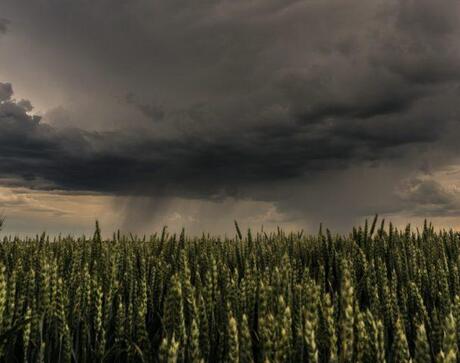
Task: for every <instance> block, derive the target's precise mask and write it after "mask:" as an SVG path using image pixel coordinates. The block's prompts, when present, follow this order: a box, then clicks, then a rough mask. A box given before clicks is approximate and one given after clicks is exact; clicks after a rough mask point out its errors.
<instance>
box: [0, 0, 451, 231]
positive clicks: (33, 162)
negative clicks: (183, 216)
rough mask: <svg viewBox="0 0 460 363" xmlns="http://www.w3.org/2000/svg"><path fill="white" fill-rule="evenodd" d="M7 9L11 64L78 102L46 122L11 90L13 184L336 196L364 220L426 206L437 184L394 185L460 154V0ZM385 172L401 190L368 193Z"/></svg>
mask: <svg viewBox="0 0 460 363" xmlns="http://www.w3.org/2000/svg"><path fill="white" fill-rule="evenodd" d="M109 7H110V13H109V12H108V10H107V9H108V8H109ZM0 12H1V13H4V14H5V16H7V17H8V18H9V19H12V21H14V23H15V24H23V26H24V27H25V28H24V29H21V32H22V33H25V34H27V41H25V40H23V39H22V38H21V36H20V34H19V35H18V34H16V35H15V34H14V33H13V30H11V32H8V34H6V36H5V37H4V38H5V39H7V38H8V37H9V35H10V34H9V33H11V36H12V37H13V36H14V41H15V42H14V44H13V42H11V43H5V44H6V46H8V47H10V48H7V49H6V48H5V49H3V48H2V52H3V50H5V51H7V52H6V53H5V54H6V55H5V60H4V62H2V64H0V74H8V75H11V77H12V78H11V79H6V80H5V81H8V82H12V83H13V84H14V86H15V88H16V83H15V82H16V79H17V80H18V84H19V85H20V87H21V89H22V90H27V89H28V90H30V95H27V97H30V98H31V99H32V100H33V101H34V99H35V98H38V102H39V103H40V102H42V104H43V99H44V98H46V101H45V103H47V102H50V101H49V100H54V99H60V100H61V99H62V102H61V103H62V104H61V103H60V104H55V105H53V107H54V109H52V110H50V109H47V110H46V111H48V112H45V113H44V115H43V116H44V117H43V120H40V118H38V117H36V116H33V115H32V105H31V103H30V102H28V101H25V100H15V99H13V90H12V86H11V84H10V83H2V84H0V177H1V178H2V180H4V183H7V184H8V185H22V186H28V187H31V188H38V189H59V190H65V191H68V192H81V191H84V192H88V193H104V194H112V195H123V196H149V197H153V198H158V197H159V196H161V197H167V198H177V197H181V198H198V199H205V200H224V199H225V198H229V197H231V198H236V199H254V200H263V201H270V202H273V203H274V204H275V205H276V206H277V207H278V208H279V209H280V210H282V211H283V212H285V213H287V214H288V215H290V216H291V217H293V218H294V217H296V218H299V219H302V218H303V216H304V217H307V218H309V219H313V220H316V219H318V218H322V217H323V216H324V215H326V214H327V213H331V211H330V210H331V208H330V207H329V208H327V209H325V210H324V211H323V210H322V207H320V205H321V203H322V200H328V202H329V203H337V204H340V203H343V205H344V206H345V204H346V203H354V202H353V200H355V201H358V200H359V202H356V203H355V204H356V206H354V207H353V208H351V209H353V210H352V211H350V212H349V215H352V216H362V215H366V214H367V213H373V212H379V211H381V210H383V211H396V212H398V211H401V210H406V209H411V208H413V209H414V210H416V209H418V208H419V205H421V204H424V203H425V204H430V200H431V199H430V197H427V198H428V199H420V195H419V194H420V193H422V192H423V193H426V194H427V195H431V196H432V197H433V198H435V199H436V198H437V197H439V196H440V195H441V194H442V193H439V192H440V191H439V190H438V189H436V188H435V187H434V186H435V185H436V184H433V185H431V187H429V186H428V185H424V186H423V187H422V186H420V192H417V193H419V194H417V193H416V192H415V190H412V189H411V192H410V193H408V194H407V193H406V194H407V195H406V196H405V197H404V198H402V197H401V196H400V195H399V196H398V195H397V193H395V191H398V190H400V189H399V188H400V186H401V185H403V184H404V183H405V180H408V179H410V178H416V177H417V175H418V174H420V173H423V171H421V169H422V168H423V167H422V166H423V165H431V168H432V169H439V168H442V167H443V166H445V165H448V164H450V163H454V162H456V155H457V153H458V146H457V142H456V140H457V138H458V136H460V128H459V125H458V116H459V107H460V106H459V104H458V97H459V96H460V45H459V43H458V38H459V36H460V25H459V23H458V16H459V15H460V7H459V3H458V1H455V0H441V1H438V2H436V3H434V2H432V1H430V0H419V1H415V0H407V1H396V0H395V1H388V2H380V1H374V0H371V1H367V2H365V3H363V2H362V1H357V0H356V1H355V0H352V1H348V2H346V3H344V2H342V1H337V0H326V1H317V0H308V1H299V0H290V1H287V2H286V1H285V2H282V3H280V2H277V1H259V0H255V1H251V2H247V1H239V0H237V1H232V2H227V1H209V0H200V1H197V2H194V3H193V4H188V5H185V4H184V3H183V2H180V1H179V2H178V1H158V2H154V3H152V2H150V1H144V0H136V1H133V2H131V3H129V4H127V3H126V2H124V1H121V0H120V1H118V0H116V1H113V0H111V1H108V0H97V1H94V2H91V3H89V2H86V1H83V0H81V1H80V0H79V1H63V2H60V3H59V4H57V3H56V2H54V1H52V0H41V1H39V2H34V3H32V4H31V3H30V2H28V1H25V0H14V1H13V0H5V1H4V2H2V4H1V5H0ZM1 24H2V23H1V22H0V33H1V32H2V25H1ZM5 24H6V23H5ZM17 26H19V25H17ZM17 26H16V27H15V28H17ZM5 30H6V26H5ZM5 30H4V31H3V33H4V32H5ZM58 30H59V31H58ZM12 39H13V38H12ZM21 42H22V43H21ZM2 46H4V45H2V44H0V47H2ZM28 52H30V53H28ZM2 54H3V53H2ZM18 56H21V59H24V58H26V59H31V60H30V64H28V65H27V66H24V65H22V64H21V63H19V62H16V58H17V57H18ZM15 57H16V58H15ZM42 75H45V76H46V77H47V78H46V79H41V78H40V77H42ZM45 76H43V77H45ZM28 79H30V81H29V80H28ZM37 84H40V85H42V87H41V88H40V89H39V91H37V90H38V86H37ZM49 84H53V85H54V86H53V87H57V88H58V89H59V95H58V96H56V95H55V93H54V92H55V91H54V88H53V89H52V88H51V86H48V85H49ZM23 93H24V92H22V93H21V95H22V94H23ZM46 95H48V97H45V96H46ZM34 102H35V101H34ZM363 170H373V172H367V173H362V171H363ZM382 170H384V171H382ZM371 174H375V177H374V176H372V175H371ZM377 175H378V176H377ZM356 178H359V182H356V180H357V179H356ZM382 178H383V179H385V178H388V182H387V183H379V182H378V180H379V179H382ZM350 180H353V181H354V183H355V184H356V185H359V188H358V187H354V186H353V183H352V182H349V181H350ZM366 181H367V182H366ZM347 183H350V184H347ZM434 183H436V182H434ZM368 184H372V185H374V186H376V188H377V189H375V191H374V193H377V194H378V193H380V194H381V195H385V196H386V197H385V198H381V199H380V200H379V201H378V203H377V202H376V203H371V204H367V203H365V202H364V200H363V198H359V197H358V194H359V193H364V194H365V195H367V196H368V198H370V197H371V196H372V188H370V187H369V188H368V189H369V190H367V189H366V188H367V185H368ZM417 188H419V187H417ZM417 188H416V190H418V189H417ZM293 190H296V193H297V194H296V195H297V197H296V198H292V196H291V194H292V191H293ZM332 190H337V192H336V193H331V191H332ZM414 193H415V194H414ZM331 195H334V198H332V197H331ZM442 195H443V194H442ZM349 196H353V197H354V198H352V197H349ZM436 196H437V197H436ZM444 197H445V198H448V199H449V198H450V199H452V195H450V194H448V195H444ZM350 198H351V199H350ZM401 198H402V199H404V202H402V199H401ZM384 199H386V200H391V201H392V202H394V203H393V206H390V205H389V204H388V203H387V202H386V201H385V200H384ZM454 199H455V198H454ZM147 204H148V203H147ZM441 205H442V206H443V207H441V208H445V209H449V208H450V210H455V208H452V207H451V206H449V203H447V202H446V203H441ZM338 213H339V212H338ZM317 214H318V215H319V217H318V215H317ZM332 214H333V213H332ZM334 218H335V217H334ZM347 218H348V216H340V215H337V217H336V219H337V220H340V219H343V220H345V219H347ZM347 221H348V219H347ZM337 223H338V222H337Z"/></svg>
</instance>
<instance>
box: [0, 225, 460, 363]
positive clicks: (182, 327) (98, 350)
mask: <svg viewBox="0 0 460 363" xmlns="http://www.w3.org/2000/svg"><path fill="white" fill-rule="evenodd" d="M235 227H236V232H237V233H236V236H235V238H233V239H227V238H225V239H223V238H218V237H211V236H203V237H202V238H187V236H186V235H185V233H184V232H183V231H182V233H181V234H180V235H177V236H176V235H170V234H168V232H167V231H166V229H164V230H163V232H162V233H161V235H153V236H151V237H150V238H145V237H142V238H139V237H137V236H133V235H130V236H129V237H126V236H122V235H121V234H120V233H119V232H118V233H117V234H116V235H114V238H113V239H112V240H104V239H103V238H102V234H101V231H100V228H99V225H98V224H97V226H96V231H95V233H94V235H93V236H92V237H91V238H85V237H82V238H71V237H66V238H62V237H59V238H56V239H55V240H51V241H50V239H49V238H48V237H47V236H46V235H44V234H43V235H41V236H37V237H36V238H35V239H26V240H19V239H18V238H10V237H5V238H4V240H3V243H2V244H0V363H1V362H21V361H22V362H66V363H67V362H69V363H70V362H84V363H89V362H114V363H115V362H171V363H173V362H174V363H175V362H180V363H182V362H193V363H201V362H203V363H204V362H242V363H252V362H255V363H262V362H290V363H297V362H299V363H316V362H318V363H329V362H333V363H339V362H340V363H342V362H343V363H345V362H372V363H374V362H389V363H393V362H420V363H433V362H452V363H453V362H458V361H459V353H458V348H459V346H458V345H459V342H460V296H459V294H460V281H459V278H460V277H459V270H460V234H459V233H457V232H454V231H440V232H435V231H434V229H433V227H432V226H431V225H428V224H425V226H424V228H423V230H422V231H418V230H415V231H412V230H411V229H410V227H408V228H406V229H404V230H403V231H399V230H397V229H396V228H394V227H393V226H392V225H391V224H390V225H389V227H388V228H387V229H385V228H384V224H383V223H382V224H381V226H380V228H379V227H378V225H377V221H376V219H374V221H373V222H372V224H369V225H368V224H367V223H366V224H365V226H364V227H363V228H361V227H358V228H354V230H353V232H352V233H351V234H350V235H348V236H338V235H336V236H333V235H332V234H331V233H330V232H329V231H326V233H325V234H323V232H322V230H320V232H319V234H318V235H314V236H312V235H310V236H308V235H304V234H303V233H285V232H283V231H282V230H281V229H278V230H277V231H276V233H271V234H267V233H265V232H262V233H252V232H251V231H248V233H247V234H245V235H243V233H242V232H241V230H240V228H239V227H238V225H237V223H235Z"/></svg>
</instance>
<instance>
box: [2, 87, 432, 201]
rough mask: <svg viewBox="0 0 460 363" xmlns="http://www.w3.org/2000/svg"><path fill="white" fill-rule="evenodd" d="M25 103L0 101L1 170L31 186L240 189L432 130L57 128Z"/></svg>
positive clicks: (344, 161)
mask: <svg viewBox="0 0 460 363" xmlns="http://www.w3.org/2000/svg"><path fill="white" fill-rule="evenodd" d="M3 88H6V89H10V88H9V87H8V86H5V84H3ZM30 107H31V106H30V103H29V102H27V101H19V102H16V101H15V100H13V99H11V94H10V93H7V96H6V97H4V101H2V102H1V103H0V166H1V168H0V170H2V172H1V175H0V176H1V177H3V178H4V179H7V178H10V179H13V180H18V179H20V180H22V182H23V183H25V184H27V185H29V186H32V187H40V185H43V181H46V182H48V184H46V185H47V186H48V187H49V188H57V189H63V190H69V191H90V192H102V193H114V194H144V195H156V194H162V195H165V194H167V195H168V194H169V195H171V196H176V195H179V196H189V197H202V198H218V197H222V196H228V195H234V196H238V194H239V193H243V195H242V196H245V197H247V195H244V192H245V190H246V187H247V186H248V185H252V184H255V185H257V184H264V183H271V182H277V181H285V180H289V179H292V178H299V177H304V176H308V175H311V174H314V173H316V172H319V171H322V170H330V169H335V168H339V169H340V168H345V167H347V166H349V165H350V164H352V163H360V162H366V161H371V160H375V159H384V158H385V157H386V156H385V155H386V153H387V152H388V151H389V150H391V148H394V147H403V148H404V147H405V146H407V145H408V144H412V143H419V144H424V143H427V142H433V141H435V139H436V138H435V136H433V133H427V132H426V130H425V126H424V125H423V123H420V125H419V124H408V130H402V132H400V133H399V134H398V137H397V138H393V137H391V130H393V127H394V125H395V120H393V119H390V120H384V119H382V120H380V119H379V120H374V122H375V124H374V125H372V124H369V125H364V124H360V123H357V122H347V127H346V128H345V129H343V128H342V125H341V123H340V122H337V123H336V124H334V123H332V124H331V123H328V124H314V125H303V124H297V123H294V122H293V123H291V124H289V125H288V124H284V125H278V126H273V127H269V128H267V127H262V126H254V127H252V128H251V129H247V130H245V132H244V133H241V134H226V135H222V136H217V137H213V138H204V137H203V136H201V137H200V136H197V135H194V136H187V135H183V136H182V137H180V138H177V137H176V138H173V139H168V138H160V137H158V136H155V135H154V134H149V133H148V132H146V131H145V130H124V131H123V130H119V131H115V132H88V131H84V130H81V129H76V128H74V129H70V128H65V129H55V128H53V127H52V126H49V125H46V124H43V123H40V120H39V118H38V117H34V116H30V115H29V114H28V113H27V112H28V111H30ZM382 125H386V126H382ZM375 127H378V128H379V129H378V130H374V128H375ZM384 127H387V130H386V129H384ZM409 131H410V132H409ZM388 157H390V155H388ZM35 181H38V184H37V185H35V183H34V182H35Z"/></svg>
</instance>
